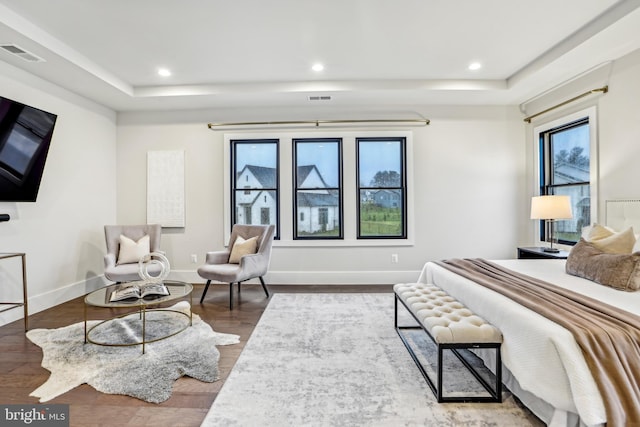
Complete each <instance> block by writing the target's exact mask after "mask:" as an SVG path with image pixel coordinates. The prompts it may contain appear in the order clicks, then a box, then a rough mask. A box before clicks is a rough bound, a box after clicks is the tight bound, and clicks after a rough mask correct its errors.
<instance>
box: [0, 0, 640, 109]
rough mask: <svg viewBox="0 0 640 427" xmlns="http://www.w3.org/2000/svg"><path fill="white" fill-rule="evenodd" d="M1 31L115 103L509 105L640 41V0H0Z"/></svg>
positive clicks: (58, 72)
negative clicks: (476, 65)
mask: <svg viewBox="0 0 640 427" xmlns="http://www.w3.org/2000/svg"><path fill="white" fill-rule="evenodd" d="M7 43H13V44H16V45H18V46H19V47H21V48H23V49H25V50H27V51H29V52H31V53H33V54H36V55H38V56H40V57H42V58H44V59H45V60H46V62H40V63H29V62H26V61H24V60H22V59H20V58H18V57H15V56H12V55H10V54H8V53H7V52H5V51H1V50H0V61H5V62H7V63H9V64H11V65H14V66H16V67H19V68H22V69H24V70H27V71H29V72H31V73H33V74H35V75H37V76H40V77H43V78H45V79H46V80H49V81H52V82H54V83H57V84H58V85H60V86H62V87H65V88H67V89H69V90H71V91H73V92H76V93H78V94H80V95H83V96H85V97H87V98H90V99H92V100H95V101H97V102H99V103H101V104H103V105H105V106H108V107H110V108H112V109H114V110H116V111H136V110H138V111H139V110H175V109H202V108H205V109H215V108H236V109H237V108H296V109H305V108H309V109H312V108H313V106H311V105H312V104H313V102H312V101H309V100H308V96H310V95H320V94H322V95H325V94H328V95H331V97H332V100H331V101H316V102H324V104H323V106H324V107H326V106H330V107H335V108H341V109H353V110H364V109H367V108H371V107H378V108H385V109H388V110H390V111H391V110H394V109H395V110H399V109H402V108H407V107H408V106H424V105H501V104H519V103H521V102H523V101H525V100H527V99H529V98H531V97H533V96H535V95H537V94H539V93H541V92H543V91H545V90H548V89H549V88H551V87H553V86H556V85H558V84H560V83H562V82H565V81H567V80H569V79H571V78H573V77H575V76H577V75H579V74H581V73H583V72H585V71H587V70H589V69H592V68H593V67H596V66H598V65H599V64H602V63H604V62H607V61H611V60H615V59H616V58H618V57H620V56H622V55H625V54H627V53H629V52H631V51H633V50H635V49H638V48H640V0H619V1H616V0H562V1H558V0H536V1H532V2H523V1H514V0H483V1H479V0H395V1H388V0H323V1H319V0H315V1H312V0H269V1H265V0H244V1H242V0H238V1H230V0H180V1H177V0H56V1H51V0H0V44H7ZM473 61H479V62H481V63H482V64H483V67H482V68H481V69H480V70H477V71H469V70H468V69H467V66H468V65H469V63H471V62H473ZM315 62H322V63H323V64H324V65H325V70H324V71H322V72H320V73H316V72H314V71H312V70H311V66H312V64H314V63H315ZM159 67H166V68H169V69H170V70H171V71H172V75H171V76H170V77H168V78H163V77H160V76H159V75H158V74H157V69H158V68H159ZM0 95H1V94H0ZM315 105H316V106H317V105H318V104H315Z"/></svg>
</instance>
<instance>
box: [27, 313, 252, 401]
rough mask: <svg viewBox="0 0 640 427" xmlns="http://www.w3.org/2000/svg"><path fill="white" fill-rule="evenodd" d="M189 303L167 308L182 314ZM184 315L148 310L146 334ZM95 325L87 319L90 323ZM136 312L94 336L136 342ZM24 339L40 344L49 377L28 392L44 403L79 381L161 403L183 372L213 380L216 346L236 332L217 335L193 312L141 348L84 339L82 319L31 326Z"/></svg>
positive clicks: (156, 332)
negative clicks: (50, 326)
mask: <svg viewBox="0 0 640 427" xmlns="http://www.w3.org/2000/svg"><path fill="white" fill-rule="evenodd" d="M188 308H189V303H188V302H180V303H178V304H176V305H174V306H173V307H171V309H174V310H178V311H183V312H187V311H188ZM188 321H189V319H188V318H186V317H185V316H183V315H181V314H177V313H170V312H163V313H159V312H148V314H147V336H148V337H149V338H153V337H157V336H159V334H164V333H166V332H167V331H176V330H178V329H180V328H181V326H182V325H185V322H186V323H188ZM97 323H99V322H98V321H90V322H88V324H89V326H91V325H94V324H97ZM140 328H141V321H140V319H139V316H138V315H137V314H134V315H131V316H128V317H125V318H122V319H118V320H116V321H114V322H111V323H109V324H105V325H104V327H103V328H100V327H99V328H97V329H96V330H95V332H96V334H95V336H93V335H92V338H93V339H94V340H95V339H97V340H100V341H106V342H116V341H117V342H135V341H137V340H139V337H140ZM27 337H28V338H29V339H30V340H31V341H32V342H33V343H34V344H36V345H38V346H39V347H41V348H42V352H43V357H42V367H43V368H45V369H47V370H49V371H50V372H51V375H50V376H49V378H48V379H47V381H46V382H45V383H44V384H42V385H41V386H40V387H38V388H37V389H36V390H35V391H33V392H32V393H31V396H34V397H38V398H39V399H40V402H46V401H49V400H51V399H53V398H54V397H56V396H58V395H60V394H62V393H65V392H67V391H69V390H71V389H73V388H75V387H77V386H79V385H81V384H84V383H86V384H89V385H90V386H92V387H93V388H95V389H96V390H98V391H101V392H103V393H109V394H123V395H127V396H133V397H136V398H138V399H141V400H145V401H147V402H153V403H160V402H163V401H165V400H167V399H168V398H169V397H171V392H172V389H173V383H174V381H175V380H177V379H178V378H180V377H182V376H185V375H186V376H189V377H192V378H196V379H198V380H200V381H205V382H213V381H216V380H217V379H218V359H219V357H220V353H219V352H218V349H217V348H216V346H217V345H228V344H236V343H238V342H239V337H238V336H237V335H230V334H222V333H217V332H215V331H213V330H212V329H211V327H210V326H209V325H208V324H207V323H206V322H204V321H202V320H201V319H200V317H199V316H198V315H196V314H194V315H193V325H192V326H190V327H188V328H186V329H185V330H184V331H182V332H180V333H178V334H177V335H174V336H172V337H170V338H167V339H164V340H162V341H157V342H154V343H149V344H147V345H146V346H145V354H142V349H141V346H139V345H135V346H130V347H107V346H99V345H95V344H91V343H88V344H85V343H84V323H83V322H79V323H76V324H73V325H70V326H66V327H63V328H59V329H34V330H31V331H29V332H27Z"/></svg>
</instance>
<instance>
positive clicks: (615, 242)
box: [591, 227, 636, 254]
mask: <svg viewBox="0 0 640 427" xmlns="http://www.w3.org/2000/svg"><path fill="white" fill-rule="evenodd" d="M591 243H593V245H594V246H595V247H596V248H598V249H601V250H602V251H603V252H607V253H610V254H630V253H631V251H632V250H633V245H635V243H636V236H635V234H633V228H631V227H629V228H627V229H626V230H624V231H621V232H619V233H613V234H611V235H609V236H607V237H602V238H599V239H591Z"/></svg>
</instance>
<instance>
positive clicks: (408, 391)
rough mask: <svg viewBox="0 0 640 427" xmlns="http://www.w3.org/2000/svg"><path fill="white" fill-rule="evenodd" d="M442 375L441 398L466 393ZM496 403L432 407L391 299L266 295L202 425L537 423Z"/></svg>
mask: <svg viewBox="0 0 640 427" xmlns="http://www.w3.org/2000/svg"><path fill="white" fill-rule="evenodd" d="M415 340H416V343H419V342H420V340H421V338H420V337H419V336H416V337H415ZM424 344H425V345H426V344H428V343H426V342H425V343H424ZM425 351H426V352H427V353H428V352H430V351H432V350H429V349H426V350H425ZM426 357H429V355H428V354H426ZM454 358H455V356H452V357H451V359H454ZM431 360H434V359H431ZM448 369H449V371H450V372H449V373H450V374H451V377H452V381H451V382H449V383H448V384H447V386H446V388H445V390H446V389H447V388H448V389H453V390H460V388H473V387H474V384H471V383H473V382H474V381H475V380H473V377H472V376H470V375H469V376H467V377H465V375H466V371H464V370H462V369H459V368H456V367H455V366H453V367H450V368H448ZM503 400H504V401H503V403H443V404H438V403H437V402H436V399H435V397H434V396H433V394H432V392H431V390H430V389H429V387H428V385H427V383H426V382H425V380H424V378H423V377H422V375H421V374H420V372H419V371H418V369H417V367H416V365H415V363H414V362H413V360H412V359H411V357H410V356H409V353H408V352H407V350H406V348H405V347H404V345H403V344H402V341H401V340H400V338H399V337H398V335H397V333H396V331H395V329H394V327H393V295H392V294H275V295H274V296H273V298H272V300H271V302H270V303H269V305H268V307H267V309H266V311H265V312H264V314H263V315H262V318H261V319H260V322H259V323H258V325H257V326H256V328H255V330H254V332H253V334H252V335H251V338H250V339H249V342H248V343H247V345H246V347H245V349H244V350H243V352H242V354H241V355H240V357H239V359H238V361H237V363H236V365H235V367H234V368H233V370H232V372H231V374H230V375H229V377H228V379H227V380H226V381H225V384H224V386H223V387H222V390H221V391H220V393H219V394H218V396H217V398H216V400H215V401H214V403H213V405H212V407H211V409H210V410H209V413H208V414H207V416H206V418H205V420H204V422H203V424H202V425H203V426H206V427H214V426H216V427H217V426H258V425H259V426H274V427H275V426H350V427H351V426H394V427H395V426H519V427H520V426H542V425H543V424H542V423H541V422H540V421H539V420H538V419H537V418H535V417H534V416H533V415H531V414H530V413H529V412H528V411H527V410H526V409H525V408H523V407H522V406H521V405H520V403H519V402H518V401H516V400H515V399H514V398H513V397H512V396H511V395H510V393H509V392H505V393H504V394H503Z"/></svg>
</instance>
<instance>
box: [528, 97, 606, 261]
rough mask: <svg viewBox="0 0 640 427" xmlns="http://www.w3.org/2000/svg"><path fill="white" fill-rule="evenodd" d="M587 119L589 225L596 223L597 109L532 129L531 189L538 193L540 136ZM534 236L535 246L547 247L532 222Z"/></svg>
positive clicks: (581, 111) (536, 224)
mask: <svg viewBox="0 0 640 427" xmlns="http://www.w3.org/2000/svg"><path fill="white" fill-rule="evenodd" d="M584 117H588V118H589V198H590V203H591V223H595V222H598V157H599V156H598V121H597V108H596V106H592V107H589V108H585V109H583V110H580V111H576V112H575V113H571V114H567V115H566V116H563V117H560V118H557V119H554V120H552V121H549V122H546V123H542V124H540V125H538V126H535V127H534V128H533V159H534V170H535V180H534V183H533V184H534V187H533V193H532V194H533V195H535V196H537V195H539V193H540V134H541V133H545V132H547V131H549V130H551V129H553V128H556V127H558V126H562V125H564V124H567V123H571V122H573V121H576V120H579V119H582V118H584ZM534 227H535V228H534V235H535V242H536V243H535V244H536V246H545V245H548V242H543V241H541V240H540V222H539V221H534ZM559 247H560V248H563V249H566V250H569V249H571V246H568V245H559Z"/></svg>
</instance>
